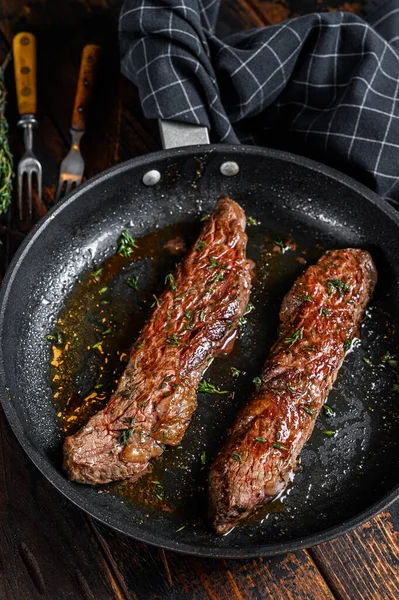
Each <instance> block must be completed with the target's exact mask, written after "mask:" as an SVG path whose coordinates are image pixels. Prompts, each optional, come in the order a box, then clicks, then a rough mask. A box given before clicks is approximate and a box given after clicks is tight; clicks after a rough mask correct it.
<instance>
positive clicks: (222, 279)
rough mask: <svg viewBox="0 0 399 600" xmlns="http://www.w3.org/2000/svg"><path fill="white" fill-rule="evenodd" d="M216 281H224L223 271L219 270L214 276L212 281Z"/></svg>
mask: <svg viewBox="0 0 399 600" xmlns="http://www.w3.org/2000/svg"><path fill="white" fill-rule="evenodd" d="M218 281H224V275H223V271H220V273H218V274H217V275H216V277H215V279H214V280H213V281H212V283H217V282H218Z"/></svg>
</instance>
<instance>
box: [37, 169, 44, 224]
mask: <svg viewBox="0 0 399 600" xmlns="http://www.w3.org/2000/svg"><path fill="white" fill-rule="evenodd" d="M36 180H37V199H38V203H39V212H40V216H42V212H43V211H42V208H43V204H42V202H43V200H42V192H43V190H42V166H41V164H40V163H39V169H38V171H37V173H36Z"/></svg>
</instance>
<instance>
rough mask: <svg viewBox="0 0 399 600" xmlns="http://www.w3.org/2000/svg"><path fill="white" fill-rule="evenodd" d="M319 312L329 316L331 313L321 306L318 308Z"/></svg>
mask: <svg viewBox="0 0 399 600" xmlns="http://www.w3.org/2000/svg"><path fill="white" fill-rule="evenodd" d="M319 314H320V315H326V317H329V316H330V315H331V313H330V311H329V310H327V309H326V308H321V309H320V310H319Z"/></svg>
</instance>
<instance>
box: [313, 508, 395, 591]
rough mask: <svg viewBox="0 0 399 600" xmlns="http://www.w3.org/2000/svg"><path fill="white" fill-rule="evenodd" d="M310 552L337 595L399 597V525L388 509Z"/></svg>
mask: <svg viewBox="0 0 399 600" xmlns="http://www.w3.org/2000/svg"><path fill="white" fill-rule="evenodd" d="M396 510H397V509H396ZM310 552H311V556H312V557H313V559H314V561H315V563H316V564H317V565H318V567H319V568H320V569H321V571H322V573H323V575H324V576H325V578H326V580H327V581H328V583H329V585H330V587H331V589H333V590H334V593H335V595H336V596H337V598H340V599H342V600H377V599H378V598H384V599H386V600H397V598H399V527H398V522H396V523H394V522H393V520H392V517H391V515H390V513H389V512H387V511H386V512H384V513H382V514H380V515H378V516H377V517H375V518H374V519H372V520H371V521H369V522H368V523H366V524H365V525H362V526H361V527H358V528H357V529H356V530H355V531H352V532H351V533H349V534H347V535H344V536H341V537H339V538H337V539H336V540H334V541H332V542H328V543H325V544H320V545H319V546H317V547H315V548H313V549H312V550H311V551H310Z"/></svg>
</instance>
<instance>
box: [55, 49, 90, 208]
mask: <svg viewBox="0 0 399 600" xmlns="http://www.w3.org/2000/svg"><path fill="white" fill-rule="evenodd" d="M100 54H101V47H100V46H97V45H96V44H87V46H85V47H84V48H83V52H82V59H81V62H80V71H79V79H78V85H77V88H76V96H75V104H74V108H73V113H72V124H71V129H70V132H71V137H72V144H71V148H70V150H69V152H68V154H67V155H66V157H65V158H64V160H63V161H62V163H61V167H60V176H59V179H58V186H57V193H56V197H55V199H56V201H58V200H59V199H60V198H61V197H62V196H64V195H65V196H66V195H67V194H69V192H70V191H71V190H72V189H73V188H75V187H77V186H78V185H79V184H80V183H81V182H82V178H83V173H84V169H85V163H84V160H83V157H82V154H81V152H80V140H81V139H82V137H83V135H84V134H85V131H86V113H87V107H88V105H89V103H90V100H91V98H92V95H93V88H94V85H95V79H96V75H97V72H98V63H99V58H100Z"/></svg>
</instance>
